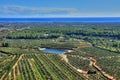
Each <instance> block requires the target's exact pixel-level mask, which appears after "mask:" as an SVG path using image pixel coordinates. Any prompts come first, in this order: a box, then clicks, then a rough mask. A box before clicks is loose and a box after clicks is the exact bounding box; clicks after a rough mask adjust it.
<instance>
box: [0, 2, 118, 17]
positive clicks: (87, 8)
mask: <svg viewBox="0 0 120 80" xmlns="http://www.w3.org/2000/svg"><path fill="white" fill-rule="evenodd" d="M119 4H120V0H0V17H120V5H119Z"/></svg>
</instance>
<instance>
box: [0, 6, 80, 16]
mask: <svg viewBox="0 0 120 80" xmlns="http://www.w3.org/2000/svg"><path fill="white" fill-rule="evenodd" d="M78 13H79V11H78V10H77V9H75V8H50V7H48V8H46V7H45V8H44V7H40V8H38V7H25V6H15V5H13V6H0V17H57V16H58V17H59V16H77V15H78Z"/></svg>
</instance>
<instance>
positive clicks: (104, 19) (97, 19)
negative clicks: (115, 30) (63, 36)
mask: <svg viewBox="0 0 120 80" xmlns="http://www.w3.org/2000/svg"><path fill="white" fill-rule="evenodd" d="M0 22H120V17H88V18H87V17H85V18H83V17H81V18H0Z"/></svg>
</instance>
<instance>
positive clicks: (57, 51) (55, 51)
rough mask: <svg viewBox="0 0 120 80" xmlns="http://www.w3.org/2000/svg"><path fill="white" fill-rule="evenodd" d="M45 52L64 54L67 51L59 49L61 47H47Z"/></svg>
mask: <svg viewBox="0 0 120 80" xmlns="http://www.w3.org/2000/svg"><path fill="white" fill-rule="evenodd" d="M42 51H43V52H48V53H57V54H63V53H65V51H64V50H59V49H48V48H45V49H43V50H42Z"/></svg>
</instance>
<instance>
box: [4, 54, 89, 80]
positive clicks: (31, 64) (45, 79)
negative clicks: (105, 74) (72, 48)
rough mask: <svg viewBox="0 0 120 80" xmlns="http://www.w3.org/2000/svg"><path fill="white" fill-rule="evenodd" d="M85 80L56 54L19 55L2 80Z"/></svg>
mask: <svg viewBox="0 0 120 80" xmlns="http://www.w3.org/2000/svg"><path fill="white" fill-rule="evenodd" d="M17 79H18V80H85V79H87V78H86V77H85V76H84V75H82V74H81V73H79V72H77V71H76V70H75V69H74V68H72V67H71V66H69V64H67V63H66V62H65V61H64V60H63V59H62V57H60V56H59V55H56V54H30V55H21V56H20V57H19V59H18V61H17V62H16V63H15V65H14V66H13V67H12V69H11V71H10V72H9V74H8V75H7V76H6V77H4V78H3V80H17Z"/></svg>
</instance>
